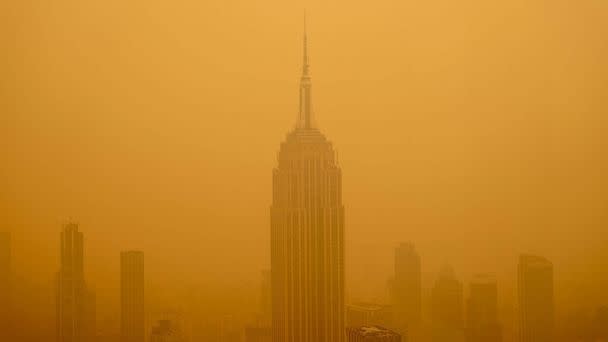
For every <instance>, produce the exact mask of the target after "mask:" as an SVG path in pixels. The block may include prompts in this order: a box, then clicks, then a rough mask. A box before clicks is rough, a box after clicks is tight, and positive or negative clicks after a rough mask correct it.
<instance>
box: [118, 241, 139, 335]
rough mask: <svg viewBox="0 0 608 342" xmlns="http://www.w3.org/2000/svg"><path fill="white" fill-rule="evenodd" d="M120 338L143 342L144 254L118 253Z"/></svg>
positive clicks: (133, 252) (132, 252) (135, 252)
mask: <svg viewBox="0 0 608 342" xmlns="http://www.w3.org/2000/svg"><path fill="white" fill-rule="evenodd" d="M120 338H121V341H122V342H144V340H145V312H144V253H143V252H140V251H126V252H122V253H120Z"/></svg>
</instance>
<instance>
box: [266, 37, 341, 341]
mask: <svg viewBox="0 0 608 342" xmlns="http://www.w3.org/2000/svg"><path fill="white" fill-rule="evenodd" d="M303 63H304V65H303V69H302V77H301V79H300V111H299V115H298V119H297V122H296V127H295V129H294V130H293V131H291V132H290V133H289V134H288V135H287V138H286V140H285V141H284V142H283V143H282V144H281V149H280V151H279V154H278V166H277V167H276V168H275V169H274V171H273V176H272V177H273V196H272V197H273V199H272V207H271V209H270V216H271V228H270V231H271V278H272V281H271V283H272V284H271V285H272V340H273V341H274V342H343V341H344V336H345V330H344V318H345V317H344V206H343V205H342V173H341V170H340V168H339V166H338V164H337V161H336V155H335V152H334V149H333V147H332V144H331V143H330V142H329V141H328V140H327V139H326V138H325V136H324V135H323V134H322V133H321V132H320V131H319V130H318V129H317V128H316V127H315V124H314V120H313V116H312V115H313V113H312V103H311V80H310V74H309V65H308V55H307V47H306V35H304V61H303Z"/></svg>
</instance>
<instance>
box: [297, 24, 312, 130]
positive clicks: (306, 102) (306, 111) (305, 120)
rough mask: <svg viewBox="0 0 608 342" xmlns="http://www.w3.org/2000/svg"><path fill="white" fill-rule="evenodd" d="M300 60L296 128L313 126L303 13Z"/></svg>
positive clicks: (310, 127)
mask: <svg viewBox="0 0 608 342" xmlns="http://www.w3.org/2000/svg"><path fill="white" fill-rule="evenodd" d="M303 45H304V46H303V60H302V64H303V65H302V77H301V78H300V113H299V115H298V122H297V125H296V127H297V128H298V129H313V128H315V125H314V120H313V113H312V94H311V85H312V84H311V80H310V66H309V64H308V37H307V34H306V15H304V44H303Z"/></svg>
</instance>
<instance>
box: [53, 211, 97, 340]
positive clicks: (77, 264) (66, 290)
mask: <svg viewBox="0 0 608 342" xmlns="http://www.w3.org/2000/svg"><path fill="white" fill-rule="evenodd" d="M83 246H84V241H83V235H82V232H79V231H78V224H76V223H68V224H65V225H64V226H63V230H62V232H61V238H60V251H61V252H60V253H61V256H60V266H59V272H58V273H57V307H56V312H57V322H56V323H57V329H56V330H57V341H59V342H85V341H90V340H91V339H92V338H93V337H94V334H95V331H94V329H95V324H94V320H95V314H94V313H95V307H94V304H95V301H94V295H93V294H92V292H90V291H88V290H87V287H86V283H85V279H84V250H83Z"/></svg>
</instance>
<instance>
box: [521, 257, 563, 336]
mask: <svg viewBox="0 0 608 342" xmlns="http://www.w3.org/2000/svg"><path fill="white" fill-rule="evenodd" d="M517 283H518V287H517V288H518V299H519V323H520V341H521V342H547V341H553V319H554V312H553V264H551V262H549V261H548V260H547V259H545V258H543V257H540V256H535V255H521V256H520V257H519V264H518V266H517Z"/></svg>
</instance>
